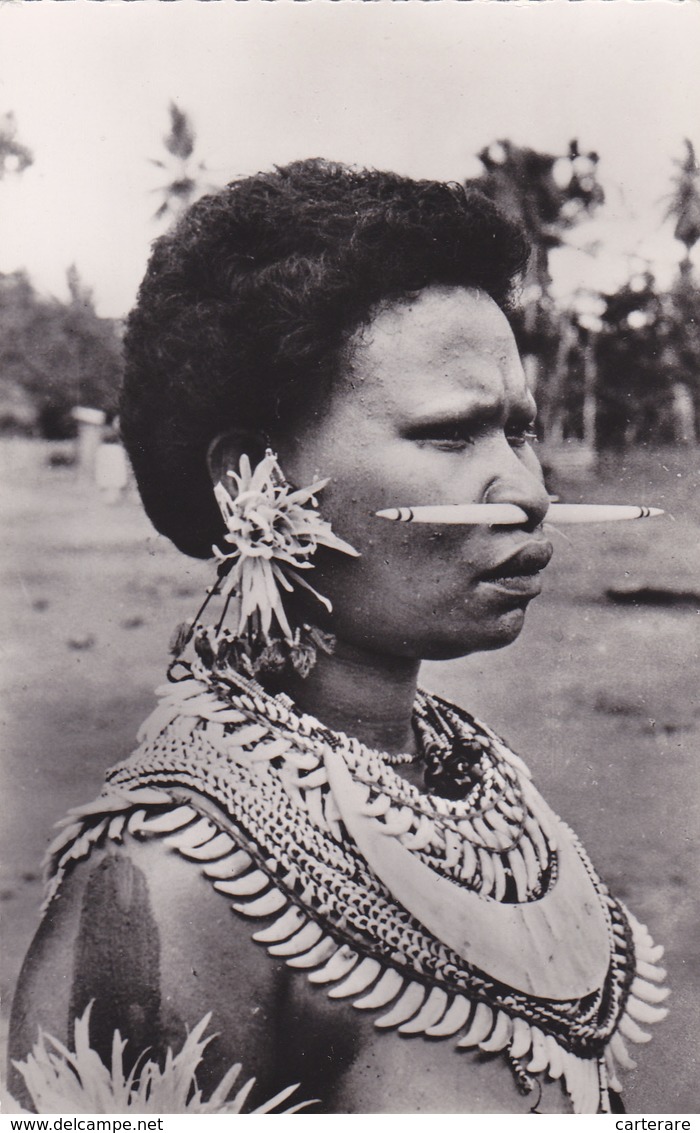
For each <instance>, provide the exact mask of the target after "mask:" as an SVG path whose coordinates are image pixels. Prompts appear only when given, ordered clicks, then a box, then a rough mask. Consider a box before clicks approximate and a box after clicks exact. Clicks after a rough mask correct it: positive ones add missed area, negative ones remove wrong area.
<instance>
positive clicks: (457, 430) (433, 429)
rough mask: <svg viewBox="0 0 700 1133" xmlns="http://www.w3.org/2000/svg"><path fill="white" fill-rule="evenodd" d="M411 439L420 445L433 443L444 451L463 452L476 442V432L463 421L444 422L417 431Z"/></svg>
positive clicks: (433, 445)
mask: <svg viewBox="0 0 700 1133" xmlns="http://www.w3.org/2000/svg"><path fill="white" fill-rule="evenodd" d="M411 440H414V441H416V443H417V444H419V445H431V446H432V447H433V448H437V449H440V450H441V451H443V452H461V451H462V450H463V449H465V448H467V447H468V446H469V445H473V444H474V434H473V432H472V430H471V429H469V428H468V427H467V426H466V425H465V424H464V423H462V422H455V423H453V424H452V423H449V422H443V423H440V424H434V425H430V426H426V427H424V428H422V429H420V430H419V431H416V432H415V433H414V434H413V436H412V437H411Z"/></svg>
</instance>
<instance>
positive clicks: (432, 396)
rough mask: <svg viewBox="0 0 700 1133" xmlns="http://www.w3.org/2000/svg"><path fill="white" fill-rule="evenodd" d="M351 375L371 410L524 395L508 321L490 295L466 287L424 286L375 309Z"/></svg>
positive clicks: (361, 337) (360, 339) (359, 343)
mask: <svg viewBox="0 0 700 1133" xmlns="http://www.w3.org/2000/svg"><path fill="white" fill-rule="evenodd" d="M350 371H351V372H350V375H349V377H350V386H351V387H352V389H353V390H354V391H356V390H357V389H358V385H361V390H362V396H363V399H365V401H366V402H369V401H371V402H375V403H377V404H376V405H375V406H374V408H377V406H378V405H379V403H382V404H383V405H384V406H385V407H386V408H389V407H391V406H392V405H393V406H394V407H396V406H404V407H405V408H406V410H407V411H410V410H411V409H412V408H419V407H420V406H425V407H427V406H428V405H429V404H430V403H435V402H436V400H437V401H442V400H445V399H449V400H452V399H456V400H460V399H464V398H465V397H467V398H471V399H473V398H485V399H488V401H489V402H492V401H493V400H506V401H510V400H512V399H519V398H523V397H526V396H527V391H526V387H525V379H524V375H523V371H522V366H521V363H520V358H519V355H518V350H517V347H516V344H515V339H514V337H513V332H512V330H511V328H510V325H509V323H508V320H507V319H506V317H505V315H504V314H503V312H502V311H501V310H500V308H499V307H498V306H497V305H496V304H495V303H494V302H493V300H492V299H491V298H490V297H489V296H488V295H485V294H484V293H482V292H478V291H470V290H467V289H465V288H438V287H434V288H427V289H426V290H425V291H422V292H421V293H420V294H419V295H418V296H417V297H416V298H415V299H412V300H410V301H403V302H400V303H395V304H391V305H389V306H387V307H386V308H384V309H383V310H381V311H380V312H379V313H378V314H377V315H376V317H375V318H374V319H373V320H372V322H371V324H370V325H369V327H367V328H366V329H365V330H364V331H363V332H361V334H360V335H358V338H357V339H356V344H355V350H354V353H353V358H352V363H351V367H350ZM347 392H348V391H347V390H346V393H347ZM369 407H370V406H369V405H366V408H369Z"/></svg>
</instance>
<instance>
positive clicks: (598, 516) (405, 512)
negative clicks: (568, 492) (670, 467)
mask: <svg viewBox="0 0 700 1133" xmlns="http://www.w3.org/2000/svg"><path fill="white" fill-rule="evenodd" d="M663 514H664V513H663V511H662V509H661V508H658V507H643V506H640V505H637V504H550V505H549V511H548V512H547V515H546V517H545V518H546V521H547V522H548V523H556V524H559V523H616V522H618V521H619V520H621V519H653V517H654V516H656V515H663ZM375 515H377V516H379V518H380V519H392V520H395V521H398V522H399V523H447V524H486V525H490V526H497V525H500V524H503V525H506V526H514V525H516V524H520V523H527V522H528V518H529V517H528V515H527V513H526V512H525V511H523V509H522V508H521V507H518V506H517V504H436V505H435V506H432V505H430V504H428V505H425V506H418V507H390V508H384V509H383V510H382V511H378V512H375Z"/></svg>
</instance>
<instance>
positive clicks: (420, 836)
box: [49, 659, 667, 1113]
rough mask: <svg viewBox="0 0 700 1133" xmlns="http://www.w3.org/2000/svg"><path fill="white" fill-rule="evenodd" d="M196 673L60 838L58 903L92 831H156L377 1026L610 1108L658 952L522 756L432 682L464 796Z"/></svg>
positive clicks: (423, 717)
mask: <svg viewBox="0 0 700 1133" xmlns="http://www.w3.org/2000/svg"><path fill="white" fill-rule="evenodd" d="M179 672H180V674H181V679H179V680H175V681H173V680H171V682H170V683H168V684H167V685H166V686H164V687H163V689H161V690H160V692H161V702H160V704H159V706H158V707H157V708H156V710H155V711H154V713H153V714H152V716H151V717H150V718H149V719H148V720H147V721H146V722H145V724H144V725H143V727H142V729H141V731H140V733H139V741H140V746H139V748H138V749H137V750H136V751H135V752H134V754H133V756H132V757H131V758H130V759H129V760H127V761H126V762H124V763H123V764H120V765H118V766H117V767H115V768H113V769H112V771H111V772H110V773H109V774H108V779H107V785H106V787H105V791H104V792H103V795H102V796H101V797H100V798H99V799H97V800H96V801H95V802H94V803H92V804H90V805H89V806H88V807H83V808H79V809H78V811H76V812H75V813H74V816H73V818H74V821H73V823H72V825H70V826H68V827H67V829H66V830H65V831H64V833H63V834H62V836H61V837H60V838H59V839H58V840H57V842H56V843H55V845H54V846H53V847H52V850H51V853H52V874H53V880H52V884H51V889H50V891H49V896H50V895H51V893H53V892H56V890H57V889H58V888H59V886H60V884H61V879H62V877H63V875H64V873H65V871H66V869H67V868H68V867H69V866H70V864H71V863H72V862H73V861H74V860H76V859H77V858H80V857H84V856H86V855H87V854H88V853H89V852H90V850H91V847H92V846H94V845H95V844H96V843H99V842H100V841H104V840H105V839H121V838H122V837H124V836H125V834H127V833H128V834H129V835H131V836H133V837H137V838H151V839H161V840H162V841H163V844H164V851H165V852H173V853H178V854H180V855H182V856H183V857H185V858H186V859H187V860H189V861H191V862H192V863H193V864H194V865H195V866H196V867H197V868H199V869H201V870H202V872H203V874H204V876H205V877H207V878H208V879H209V880H210V881H211V883H212V884H213V885H214V886H215V888H216V889H217V890H218V891H219V892H220V893H221V894H223V895H224V896H225V897H227V898H228V899H229V900H230V901H231V902H232V909H233V911H234V913H235V915H236V916H242V917H245V918H251V920H252V921H253V922H255V928H254V929H253V939H254V940H255V941H257V942H258V943H259V944H260V946H261V948H266V949H267V950H268V951H269V953H270V954H271V955H272V956H275V957H278V958H279V957H282V958H284V959H285V960H286V962H287V964H288V965H289V966H290V967H291V968H293V969H299V970H300V971H301V972H305V973H306V975H307V977H308V979H309V981H310V982H311V983H312V984H314V985H317V986H319V987H320V988H325V989H326V991H327V994H328V995H329V997H330V998H331V999H333V1000H341V1001H342V1000H346V1001H348V1002H351V1003H352V1004H353V1005H354V1006H355V1007H356V1008H358V1009H360V1010H364V1011H367V1012H372V1013H373V1018H374V1025H375V1026H376V1027H377V1028H379V1029H385V1030H390V1029H396V1030H398V1031H399V1032H400V1033H402V1034H414V1035H420V1034H422V1035H426V1036H428V1037H429V1038H432V1039H436V1038H444V1039H447V1038H453V1041H455V1042H456V1043H457V1046H458V1047H459V1048H460V1049H469V1048H471V1049H476V1050H481V1051H484V1052H488V1053H491V1052H496V1051H503V1053H504V1054H505V1055H506V1057H507V1059H508V1060H509V1062H510V1063H511V1064H512V1066H513V1068H514V1072H515V1073H516V1075H517V1080H518V1083H519V1084H520V1085H521V1086H522V1087H523V1089H527V1090H530V1089H533V1090H534V1087H535V1083H534V1079H533V1075H539V1074H546V1075H547V1076H548V1077H549V1078H551V1079H561V1081H562V1082H563V1083H564V1085H565V1088H566V1091H567V1093H568V1094H569V1096H570V1098H571V1101H572V1105H573V1108H574V1112H577V1113H590V1112H594V1113H595V1112H599V1111H607V1106H608V1101H607V1097H608V1095H607V1087H608V1084H610V1085H611V1087H612V1088H613V1089H619V1088H620V1084H619V1081H618V1078H617V1068H618V1067H620V1066H621V1067H623V1068H625V1067H630V1066H632V1065H633V1062H632V1060H631V1058H630V1056H629V1053H628V1051H627V1047H626V1043H625V1040H627V1039H629V1040H632V1041H639V1042H645V1041H648V1038H649V1037H650V1036H649V1034H648V1032H647V1031H645V1030H644V1029H643V1028H642V1027H641V1026H640V1025H639V1024H640V1023H651V1022H655V1021H656V1020H657V1019H660V1018H662V1017H663V1016H664V1015H665V1014H666V1012H665V1009H664V1008H661V1007H659V1006H658V1004H659V1003H660V1002H661V1001H662V1000H663V999H664V998H665V995H666V994H667V993H666V991H665V989H664V988H662V987H659V986H658V983H659V981H661V980H662V979H663V976H664V973H663V970H662V969H660V968H659V967H658V960H659V958H660V955H661V952H662V949H660V948H658V947H655V946H654V945H653V942H652V941H651V939H650V937H649V934H648V932H647V931H646V929H645V928H644V926H642V925H640V924H639V922H637V921H636V920H635V919H634V918H633V917H632V916H631V914H629V913H627V911H626V910H625V909H623V907H622V906H621V905H620V904H619V902H617V901H615V900H614V898H612V897H611V896H610V894H609V893H608V891H607V889H606V888H605V886H604V885H603V883H602V882H601V881H600V879H599V878H598V877H597V875H596V874H595V871H594V870H593V867H592V866H591V864H590V862H589V860H588V858H587V857H586V855H585V853H584V851H583V850H582V848H581V847H580V845H579V844H578V842H577V841H576V839H575V836H574V835H573V834H572V832H571V831H570V830H569V829H568V827H566V825H565V824H564V823H563V822H562V821H561V820H560V819H558V818H557V817H556V816H555V815H554V814H553V812H552V811H551V810H549V808H548V807H547V806H546V804H545V803H544V801H543V799H542V798H541V797H540V795H539V794H538V792H537V791H536V790H535V788H534V786H532V784H531V782H530V780H529V773H528V772H527V769H526V768H525V766H524V764H522V762H521V761H520V760H519V759H518V757H517V756H516V755H515V754H514V753H513V752H511V751H510V750H509V749H508V748H507V747H506V746H505V745H504V744H503V743H502V742H501V741H500V740H499V739H498V737H496V736H495V735H494V734H493V733H492V732H490V730H489V729H488V728H486V727H485V726H483V725H481V724H477V723H476V722H475V721H473V720H472V719H471V717H469V716H468V715H467V714H466V713H465V712H463V711H462V710H461V709H458V708H457V707H456V706H454V705H450V704H448V703H447V702H445V701H443V700H441V699H440V698H439V697H436V696H432V695H429V694H427V693H421V694H419V696H418V698H417V702H416V709H415V714H414V720H415V722H416V728H417V730H418V731H419V733H420V735H421V736H423V737H424V739H423V740H422V746H423V748H424V753H425V752H426V750H427V755H426V763H430V762H431V761H433V762H434V763H435V770H434V773H435V774H436V775H437V756H435V752H437V751H438V749H442V750H443V752H444V754H445V758H446V759H447V760H449V759H450V758H452V759H453V760H454V762H455V765H457V764H458V765H459V773H458V776H457V777H461V779H463V780H464V782H463V783H462V789H463V792H464V793H463V795H462V797H461V798H446V797H444V796H442V795H440V794H426V793H425V792H421V791H419V790H418V789H417V788H416V787H415V786H413V785H412V784H411V783H409V782H408V781H407V780H406V779H405V778H403V777H402V776H401V775H400V773H399V772H398V771H397V770H395V768H394V767H392V766H390V765H389V764H388V763H387V760H386V756H385V755H383V753H381V752H376V751H372V750H371V749H369V748H367V747H366V746H365V745H363V744H361V743H360V742H359V741H358V740H356V739H354V738H352V737H350V736H346V735H343V734H342V733H337V732H332V731H330V730H329V729H328V728H325V727H324V725H323V724H321V723H320V722H319V721H318V720H315V719H314V718H313V717H310V716H308V715H304V714H300V713H297V712H296V711H295V710H294V706H293V704H292V702H291V701H290V700H289V698H288V697H286V696H283V695H281V696H275V697H273V696H269V695H267V694H266V693H265V692H264V691H263V689H262V688H261V687H260V686H259V685H258V684H257V683H256V682H255V681H252V680H248V679H247V678H244V677H242V676H241V675H240V674H237V673H235V672H233V670H231V669H230V668H222V669H216V668H215V669H213V670H212V669H210V668H208V667H207V665H205V664H204V663H203V662H202V660H201V659H198V660H196V661H195V662H194V663H193V664H192V665H185V664H182V665H181V666H180V667H179ZM431 745H432V747H431ZM434 756H435V758H433V757H434ZM450 782H451V783H452V785H453V786H454V782H455V780H451V781H450ZM449 785H450V783H449V782H448V786H449ZM455 792H456V787H455ZM261 921H262V922H263V924H262V927H261V925H260V922H261ZM204 1006H205V1008H206V1007H208V1006H209V1005H204Z"/></svg>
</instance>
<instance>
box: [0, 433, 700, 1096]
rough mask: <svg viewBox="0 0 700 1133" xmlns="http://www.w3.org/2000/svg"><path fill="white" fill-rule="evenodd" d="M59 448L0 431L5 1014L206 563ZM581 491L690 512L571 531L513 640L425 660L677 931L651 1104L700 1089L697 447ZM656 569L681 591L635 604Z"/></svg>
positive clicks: (661, 580)
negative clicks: (180, 549)
mask: <svg viewBox="0 0 700 1133" xmlns="http://www.w3.org/2000/svg"><path fill="white" fill-rule="evenodd" d="M47 453H48V449H47V446H45V445H43V444H40V443H31V442H18V441H5V442H2V443H0V461H1V462H2V467H1V474H2V484H3V504H2V512H3V518H4V524H3V529H4V530H5V532H6V534H5V538H4V539H3V541H2V546H1V547H0V557H1V560H2V567H3V572H2V582H0V587H1V589H0V608H1V609H2V612H3V622H4V629H5V632H4V634H3V644H2V646H1V647H0V648H1V652H0V664H1V665H2V674H1V677H0V679H1V685H0V687H1V688H2V703H3V712H2V715H1V717H0V725H1V727H2V736H3V742H2V752H3V761H4V762H3V765H4V772H3V787H4V790H3V800H4V803H3V816H2V829H1V832H0V861H1V863H2V865H1V873H0V898H2V906H1V909H2V913H3V917H2V924H3V928H2V938H3V949H2V953H3V959H2V971H1V973H0V990H1V992H2V1000H3V1009H4V1017H6V1015H7V1011H8V1008H9V1003H10V1000H11V994H12V988H13V986H14V983H15V981H16V978H17V974H18V971H19V967H20V964H21V960H22V956H23V954H24V951H25V950H26V947H27V945H28V943H29V940H30V939H31V936H32V933H33V932H34V930H35V928H36V924H37V921H38V909H39V904H40V900H41V880H40V861H41V858H42V856H43V853H44V851H45V848H46V846H47V844H48V841H49V839H50V830H51V826H52V824H53V823H54V822H55V821H56V820H57V819H59V818H60V817H61V816H62V815H63V813H64V812H65V810H66V809H67V808H68V807H69V806H71V805H75V804H76V803H79V802H84V801H85V800H86V799H87V798H89V797H92V795H94V794H95V793H96V792H97V791H98V790H99V787H100V784H101V780H102V774H103V771H104V769H105V768H106V767H107V766H109V765H110V764H111V763H113V762H115V761H116V760H117V759H118V758H121V757H123V756H124V755H125V754H126V753H127V752H128V751H129V750H130V749H131V748H132V747H133V739H134V735H135V732H136V729H137V727H138V725H139V723H140V721H141V720H142V718H143V717H144V716H145V715H146V713H147V712H148V711H149V709H150V707H151V705H152V702H153V698H152V691H151V690H152V689H153V688H154V687H155V686H156V685H157V684H159V683H161V680H162V676H163V670H164V661H165V656H166V649H167V643H168V640H169V637H170V633H171V630H172V627H173V626H174V625H175V623H176V622H178V621H180V620H182V619H183V618H186V617H187V616H188V615H189V616H191V615H192V614H193V613H194V610H195V609H196V606H197V604H198V600H199V598H200V595H201V594H202V592H203V589H204V586H205V585H206V583H207V581H208V580H209V575H210V567H208V566H207V564H202V563H197V562H195V561H192V560H188V559H185V558H183V557H182V556H181V555H179V554H178V553H177V552H176V551H174V550H173V549H172V548H171V547H170V546H169V545H168V544H167V543H166V542H165V540H163V539H162V538H161V537H159V536H157V535H155V534H154V532H153V531H152V529H151V528H150V525H149V524H148V522H147V520H146V519H145V518H144V517H143V515H142V514H141V511H140V507H139V505H138V503H137V501H136V500H135V499H134V498H133V496H132V497H130V498H129V499H127V500H126V501H125V502H123V503H120V504H117V505H115V506H112V507H108V506H106V505H105V504H104V503H103V502H102V501H101V500H100V499H99V497H98V496H97V493H96V490H95V488H94V487H93V486H92V485H91V484H90V483H86V482H84V481H81V480H80V478H79V477H78V475H77V474H76V472H75V471H74V470H73V469H70V468H53V469H52V468H50V467H49V466H48V463H47ZM558 487H559V489H560V491H561V492H562V493H563V495H564V496H565V498H566V499H568V500H571V501H575V500H578V499H585V500H598V501H608V502H635V503H647V504H657V505H659V506H661V507H665V508H666V510H667V512H668V513H670V515H672V516H673V517H674V518H673V519H671V518H664V519H659V520H655V521H650V522H648V523H644V522H640V523H637V524H632V523H628V524H621V525H619V526H615V525H610V526H609V527H606V528H593V527H585V528H580V529H576V528H569V529H568V539H569V540H570V541H567V540H565V539H564V538H563V537H562V536H559V538H558V540H557V554H556V556H555V559H554V561H553V563H552V566H551V567H550V568H549V569H548V572H547V577H548V584H547V586H546V590H545V594H544V595H543V596H542V597H541V598H540V599H539V600H538V602H537V603H536V604H535V606H534V608H533V609H532V610H531V612H530V614H529V618H528V624H527V627H526V629H525V631H524V633H523V635H522V637H521V638H520V640H519V641H518V642H517V643H516V644H515V645H514V646H511V647H510V648H509V649H506V650H504V651H502V652H499V653H493V654H479V655H477V656H474V657H472V658H470V659H467V660H464V661H459V662H452V663H449V664H440V665H438V664H431V665H427V666H426V667H425V671H424V678H423V679H424V682H425V683H426V685H428V686H429V687H432V688H434V689H436V690H437V691H442V692H445V693H447V694H448V695H450V696H453V697H454V698H455V699H457V700H459V701H460V702H461V703H463V704H465V705H466V706H467V707H469V708H470V709H471V710H472V711H473V712H475V713H476V714H477V715H480V716H482V717H483V718H484V719H486V720H487V721H488V722H489V723H490V724H491V725H492V726H493V727H495V728H496V729H497V730H500V731H501V732H502V733H503V734H504V735H505V736H506V737H507V738H508V739H509V740H510V742H511V743H512V745H513V746H514V747H515V749H516V750H518V751H520V753H521V754H522V755H523V756H524V757H525V758H526V759H527V761H528V762H529V764H530V766H531V768H532V769H533V771H534V774H535V777H536V780H537V782H538V785H539V786H540V788H541V789H542V790H543V793H544V794H545V796H546V797H547V798H548V801H549V802H550V803H551V804H552V805H553V806H554V807H555V809H557V810H558V811H559V812H560V813H561V814H562V815H563V816H564V817H565V818H566V819H567V820H568V821H569V822H570V823H571V825H572V826H573V827H574V828H575V829H576V831H577V832H578V833H579V835H580V836H581V838H582V840H583V841H584V843H585V845H586V847H587V849H588V851H589V853H590V854H591V856H592V857H593V859H594V861H595V862H596V865H597V867H598V869H599V871H600V872H601V874H602V875H603V877H604V878H605V879H606V881H607V882H608V884H609V885H610V886H611V888H612V889H613V890H614V892H615V893H617V894H618V895H619V896H621V897H622V898H623V899H624V900H625V901H626V902H627V903H628V904H629V905H630V907H631V908H632V909H633V910H634V912H635V913H636V914H637V915H638V916H639V917H640V918H641V919H642V920H645V921H646V922H647V923H648V924H649V926H650V928H651V930H652V933H653V935H654V936H655V938H656V939H657V940H659V941H661V942H663V943H664V944H665V945H666V949H667V953H666V955H667V966H668V969H669V980H670V984H671V987H672V989H673V996H672V999H671V1001H670V1005H671V1012H670V1015H669V1018H668V1019H667V1020H666V1021H665V1022H664V1023H662V1024H660V1025H658V1026H657V1027H656V1028H654V1030H655V1031H656V1032H657V1033H656V1034H655V1037H654V1041H653V1042H652V1043H651V1045H650V1046H649V1047H646V1048H643V1049H641V1052H640V1054H639V1069H638V1070H637V1071H636V1072H633V1073H632V1074H631V1075H629V1076H628V1078H627V1089H626V1101H627V1106H628V1109H629V1110H630V1111H633V1112H637V1113H652V1112H655V1113H660V1112H667V1113H692V1112H694V1111H695V1110H697V1108H698V1107H697V1098H698V1086H697V1080H698V1066H697V1061H698V1043H697V1034H698V1021H699V1020H698V1015H699V1011H698V980H699V977H700V934H699V933H698V929H697V925H698V900H697V891H698V876H699V872H698V861H697V839H698V831H699V828H700V822H699V815H700V792H699V791H698V786H699V784H698V771H697V765H698V733H699V725H700V697H699V696H698V650H699V646H700V634H699V633H698V622H699V616H700V602H698V601H693V600H692V597H691V596H690V595H691V594H692V593H693V592H694V593H696V594H697V593H698V591H700V569H699V568H700V452H698V450H697V449H683V450H676V451H674V452H668V451H667V452H659V453H648V452H638V453H634V454H631V455H628V456H626V457H624V458H622V457H620V458H619V459H617V460H609V461H608V462H607V465H606V467H605V468H604V469H603V470H602V471H601V472H600V473H599V475H598V476H597V477H596V478H593V477H589V478H588V479H587V480H584V481H578V482H576V483H570V484H566V483H560V484H559V485H558ZM635 581H638V582H639V583H640V584H644V585H646V586H648V587H655V588H657V589H658V588H659V587H667V588H670V589H673V590H675V591H677V592H684V593H685V594H686V598H685V599H681V600H680V601H679V604H677V605H670V606H667V605H663V604H659V603H658V602H653V603H651V604H636V605H635V604H632V605H617V604H614V603H612V602H611V601H609V600H608V599H606V597H605V591H606V589H607V588H608V587H610V586H613V585H618V584H625V583H626V584H628V585H629V584H631V583H632V582H635Z"/></svg>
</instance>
